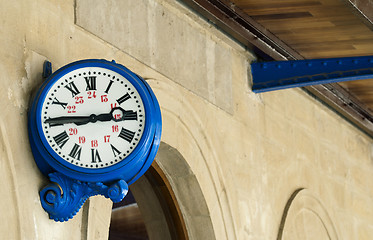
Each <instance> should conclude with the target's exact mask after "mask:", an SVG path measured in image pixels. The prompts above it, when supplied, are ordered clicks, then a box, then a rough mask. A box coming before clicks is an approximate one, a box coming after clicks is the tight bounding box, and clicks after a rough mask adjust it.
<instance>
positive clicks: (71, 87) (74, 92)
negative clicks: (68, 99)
mask: <svg viewBox="0 0 373 240" xmlns="http://www.w3.org/2000/svg"><path fill="white" fill-rule="evenodd" d="M65 88H67V89H68V90H69V91H70V92H71V93H72V95H73V97H75V96H76V95H78V94H79V93H80V92H79V90H78V88H77V87H76V85H75V83H74V82H69V83H68V84H67V85H66V86H65Z"/></svg>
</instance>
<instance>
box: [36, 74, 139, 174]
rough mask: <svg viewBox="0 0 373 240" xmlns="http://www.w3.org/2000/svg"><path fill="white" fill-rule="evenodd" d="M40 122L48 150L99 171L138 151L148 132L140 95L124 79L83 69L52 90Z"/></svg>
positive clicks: (48, 95) (74, 163) (63, 78)
mask: <svg viewBox="0 0 373 240" xmlns="http://www.w3.org/2000/svg"><path fill="white" fill-rule="evenodd" d="M40 117H41V119H40V120H41V127H42V132H43V135H42V136H41V137H42V138H45V139H44V142H47V143H48V145H49V146H47V148H50V149H51V150H52V151H53V152H55V153H56V154H57V155H58V156H59V157H60V158H62V159H63V160H64V161H66V162H68V163H70V164H73V165H75V166H78V167H81V168H88V169H98V168H105V167H109V166H112V165H115V164H116V163H119V162H121V161H122V160H123V159H125V158H126V157H127V156H128V155H129V154H131V152H132V151H134V149H135V148H136V146H137V145H138V144H139V142H140V139H141V137H142V135H143V132H144V125H145V108H144V104H143V102H142V99H141V97H140V94H139V92H138V91H137V89H136V88H135V87H134V86H133V85H132V84H131V82H130V81H129V80H127V79H126V78H125V77H124V76H122V75H121V74H119V73H117V72H115V71H112V70H110V69H106V68H102V67H83V68H78V69H76V70H73V71H71V72H68V73H66V74H65V75H63V76H62V77H60V78H59V79H58V80H57V81H56V82H55V83H54V84H53V85H52V86H51V87H50V89H49V90H48V92H47V94H46V96H45V99H44V102H43V103H42V107H41V114H40Z"/></svg>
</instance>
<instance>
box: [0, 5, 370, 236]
mask: <svg viewBox="0 0 373 240" xmlns="http://www.w3.org/2000/svg"><path fill="white" fill-rule="evenodd" d="M0 24H1V25H0V46H1V48H0V72H1V75H0V83H1V84H2V87H1V88H0V93H1V94H0V107H1V115H0V164H1V165H0V194H1V204H0V212H1V215H0V222H1V224H0V238H1V239H106V238H107V231H108V227H107V226H108V224H109V217H110V207H111V203H110V201H107V200H106V199H103V198H101V197H95V198H92V199H91V200H90V201H89V202H88V203H87V204H85V206H84V208H83V209H82V210H81V211H80V212H79V213H78V215H77V216H76V217H75V218H74V219H73V220H70V221H69V222H66V223H55V222H53V221H51V220H49V219H48V216H47V214H46V213H45V212H44V211H43V210H42V208H41V206H40V201H39V196H38V191H39V190H40V189H41V188H42V187H43V186H45V185H46V184H47V179H46V178H45V177H43V176H42V175H41V174H40V173H39V171H38V169H37V167H36V165H35V163H34V161H33V158H32V154H31V150H30V147H29V143H28V137H27V125H26V124H27V109H28V102H29V98H30V95H31V93H32V90H33V89H35V87H36V86H37V85H38V84H40V82H41V71H42V62H43V61H44V60H45V59H48V60H50V61H51V62H52V63H53V66H54V69H58V68H59V67H61V66H63V65H65V64H67V63H69V62H72V61H75V60H79V59H85V58H104V59H108V60H111V59H115V60H116V61H117V62H119V63H121V64H123V65H125V66H127V67H128V68H130V69H131V70H133V71H134V72H136V73H138V74H139V75H141V76H143V77H144V78H145V79H147V81H148V82H149V84H150V85H151V86H152V88H153V90H154V92H155V94H156V95H157V97H158V100H159V103H160V105H161V110H162V116H163V135H162V141H163V142H164V143H166V144H168V145H169V146H171V147H173V148H174V149H176V150H177V151H178V152H179V153H180V154H181V156H182V158H183V159H185V161H186V164H187V165H188V166H189V167H190V171H191V172H192V174H191V173H189V174H190V175H191V176H193V179H194V178H195V179H196V180H197V182H198V185H199V188H200V191H201V194H199V195H202V196H203V197H204V201H205V203H206V206H207V212H208V213H206V211H204V212H198V211H195V212H193V209H190V208H189V207H187V205H185V206H181V209H182V211H184V212H183V214H184V215H185V216H186V225H187V229H188V230H190V231H191V229H195V228H193V226H195V224H198V221H199V219H203V218H209V219H210V220H211V223H212V227H213V230H214V233H215V234H214V235H215V236H212V237H211V238H213V237H214V238H216V239H257V240H262V239H371V236H373V207H371V203H372V200H373V190H372V189H373V181H372V180H373V166H372V163H373V162H372V139H370V138H369V137H367V136H366V135H364V134H363V133H362V132H360V131H359V130H358V129H356V128H355V127H354V126H352V125H350V124H349V123H348V122H346V121H345V120H344V119H342V118H341V117H339V116H337V115H336V114H335V113H334V112H333V111H331V110H330V109H328V108H327V107H325V106H324V105H323V104H322V103H320V102H318V101H317V100H315V99H313V98H312V97H310V96H309V95H307V94H306V93H305V92H303V91H302V90H300V89H292V90H283V91H278V92H272V93H265V94H259V95H257V94H254V93H252V92H251V91H250V86H249V85H250V84H249V83H250V80H251V79H250V74H248V72H249V66H250V65H249V63H250V61H252V60H253V59H254V56H252V55H251V54H250V53H249V52H247V51H245V49H243V48H242V47H241V46H239V45H237V44H236V43H235V42H234V41H232V40H230V39H229V38H228V37H226V36H225V35H224V34H222V33H221V32H219V31H218V30H216V29H215V28H214V27H213V26H212V25H210V24H208V23H206V22H205V21H204V20H202V19H200V18H199V17H198V16H196V15H194V13H192V12H191V11H189V10H188V9H186V8H185V7H184V6H183V5H181V4H180V3H179V2H177V1H174V0H163V1H162V0H136V1H133V0H126V1H125V0H122V1H119V0H108V1H99V0H95V1H92V0H76V1H73V0H68V1H62V0H60V1H58V0H52V1H51V0H17V1H5V0H0ZM167 174H168V175H167V176H168V177H169V178H170V183H171V184H173V185H172V186H173V187H174V190H175V192H176V194H177V196H178V197H179V198H182V199H180V201H181V202H183V201H185V200H186V199H187V198H188V197H190V198H193V195H191V194H183V193H185V192H186V191H191V189H193V188H188V184H184V185H183V184H182V182H183V181H176V180H175V179H173V178H175V176H179V175H177V174H180V173H177V174H176V173H175V176H174V175H173V174H172V172H171V173H170V172H167ZM173 180H175V181H173ZM185 182H186V183H188V179H187V178H185ZM193 182H195V180H193ZM189 213H193V216H191V214H189ZM201 227H202V228H203V226H201ZM190 236H191V238H192V239H206V236H204V235H203V233H201V232H199V231H194V232H192V231H191V232H190ZM202 236H203V237H202Z"/></svg>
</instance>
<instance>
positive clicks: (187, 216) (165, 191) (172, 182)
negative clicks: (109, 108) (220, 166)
mask: <svg viewBox="0 0 373 240" xmlns="http://www.w3.org/2000/svg"><path fill="white" fill-rule="evenodd" d="M130 191H131V193H130V194H129V195H128V196H127V197H126V198H125V199H124V202H123V203H120V204H115V205H114V207H113V212H112V219H111V224H110V233H109V239H110V240H117V239H129V240H131V239H136V240H140V239H141V240H142V239H151V240H158V239H160V240H167V239H181V240H182V239H189V238H190V239H215V234H214V230H213V227H212V222H211V218H210V213H209V210H208V208H207V204H206V201H205V199H204V196H203V193H202V190H201V188H200V186H199V183H198V181H197V178H196V176H195V175H194V174H193V172H192V171H191V168H190V167H189V165H188V164H187V162H186V160H185V159H184V158H183V157H182V155H181V154H180V153H179V152H178V151H177V150H176V149H175V148H173V147H171V146H169V145H168V144H166V143H163V142H162V143H161V145H160V147H159V150H158V154H157V157H156V159H155V161H154V163H153V164H152V166H151V167H150V168H149V170H148V171H147V172H146V173H145V174H144V175H143V176H142V177H141V178H139V179H138V180H137V181H136V182H135V183H134V184H132V185H131V186H130ZM131 196H133V198H132V200H131V199H130V198H131ZM126 199H127V200H126ZM125 201H128V202H127V203H126V202H125Z"/></svg>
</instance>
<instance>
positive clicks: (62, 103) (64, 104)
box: [52, 97, 67, 109]
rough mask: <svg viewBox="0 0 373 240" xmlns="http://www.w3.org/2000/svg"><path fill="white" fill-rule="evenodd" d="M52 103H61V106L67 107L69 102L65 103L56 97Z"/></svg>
mask: <svg viewBox="0 0 373 240" xmlns="http://www.w3.org/2000/svg"><path fill="white" fill-rule="evenodd" d="M52 104H57V105H60V106H61V107H63V109H65V108H66V106H67V103H64V102H60V101H58V99H57V98H56V97H55V98H54V99H53V102H52Z"/></svg>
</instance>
